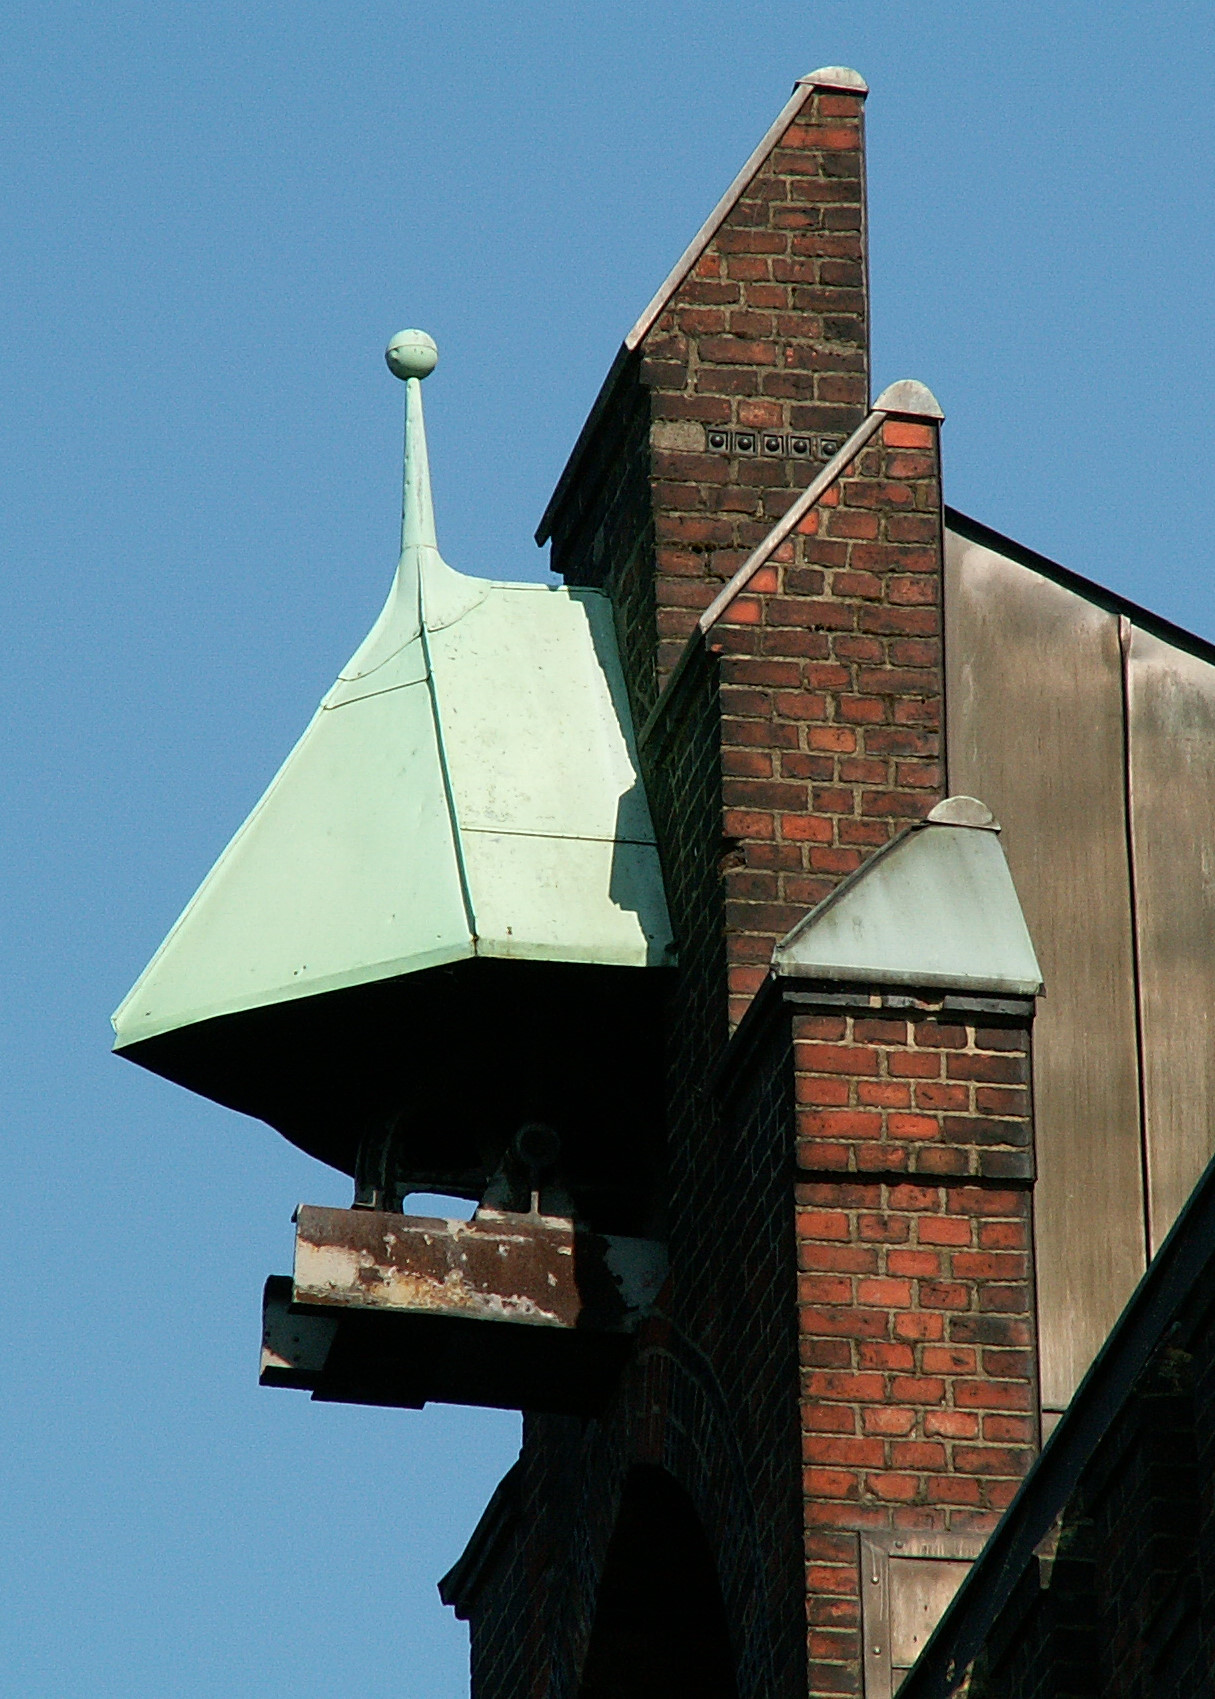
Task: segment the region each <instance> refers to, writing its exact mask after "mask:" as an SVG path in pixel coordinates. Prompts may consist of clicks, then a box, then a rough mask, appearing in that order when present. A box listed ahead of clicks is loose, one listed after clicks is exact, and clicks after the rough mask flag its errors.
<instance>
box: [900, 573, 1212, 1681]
mask: <svg viewBox="0 0 1215 1699" xmlns="http://www.w3.org/2000/svg"><path fill="white" fill-rule="evenodd" d="M1081 582H1084V580H1081ZM1213 1260H1215V1159H1213V1160H1212V1161H1211V1162H1210V1163H1208V1165H1207V1167H1206V1169H1205V1170H1204V1172H1203V1175H1202V1178H1201V1179H1200V1180H1199V1182H1198V1184H1197V1186H1196V1187H1195V1188H1194V1190H1193V1191H1192V1192H1191V1194H1190V1197H1189V1201H1188V1202H1187V1203H1186V1205H1185V1207H1184V1209H1183V1210H1182V1211H1181V1214H1180V1215H1179V1216H1178V1217H1177V1220H1176V1221H1175V1222H1174V1224H1173V1228H1172V1230H1171V1232H1170V1233H1169V1235H1168V1237H1167V1238H1166V1239H1165V1241H1164V1244H1163V1245H1161V1247H1160V1249H1159V1250H1158V1251H1157V1253H1156V1255H1155V1256H1154V1257H1153V1258H1152V1260H1151V1262H1150V1263H1149V1264H1148V1266H1147V1270H1146V1272H1145V1273H1144V1275H1143V1277H1142V1279H1141V1280H1140V1282H1139V1284H1138V1286H1136V1288H1135V1290H1134V1292H1133V1293H1132V1295H1131V1298H1130V1301H1129V1303H1128V1304H1127V1306H1126V1308H1125V1309H1124V1310H1123V1312H1122V1314H1121V1316H1119V1318H1118V1320H1117V1322H1116V1323H1115V1324H1114V1328H1113V1331H1112V1332H1111V1333H1110V1335H1109V1337H1108V1338H1107V1339H1106V1342H1105V1344H1104V1345H1103V1346H1102V1347H1101V1350H1100V1351H1099V1352H1098V1353H1097V1356H1096V1357H1095V1358H1094V1360H1093V1363H1092V1366H1091V1367H1090V1368H1089V1371H1088V1373H1087V1374H1086V1375H1085V1377H1084V1379H1083V1380H1082V1381H1081V1382H1080V1386H1079V1389H1078V1390H1077V1392H1076V1394H1075V1396H1074V1397H1073V1398H1072V1401H1071V1403H1070V1404H1069V1405H1068V1407H1067V1409H1066V1410H1065V1411H1064V1412H1063V1415H1062V1417H1061V1418H1060V1420H1059V1425H1058V1426H1057V1427H1056V1429H1055V1431H1054V1433H1053V1434H1051V1436H1050V1438H1049V1439H1048V1440H1047V1442H1046V1444H1045V1445H1044V1446H1043V1448H1042V1451H1041V1452H1040V1454H1039V1456H1038V1458H1037V1460H1036V1461H1035V1463H1034V1465H1033V1467H1032V1468H1031V1469H1030V1471H1029V1474H1028V1475H1026V1477H1025V1479H1024V1480H1023V1481H1022V1483H1021V1487H1020V1490H1019V1491H1018V1493H1017V1495H1016V1497H1015V1498H1014V1499H1013V1501H1012V1503H1011V1504H1010V1505H1009V1507H1008V1509H1007V1510H1006V1511H1005V1512H1004V1515H1003V1517H1002V1518H1001V1519H1000V1522H999V1523H998V1524H997V1526H996V1529H995V1532H994V1533H993V1534H992V1536H991V1538H990V1539H989V1540H988V1542H987V1544H986V1546H985V1547H984V1548H983V1551H982V1553H981V1555H980V1556H979V1557H978V1558H976V1560H975V1563H974V1567H973V1568H972V1569H971V1571H970V1573H969V1575H967V1577H966V1579H965V1580H964V1581H963V1582H962V1585H961V1587H960V1588H959V1589H958V1591H957V1593H956V1594H955V1595H954V1598H953V1602H952V1603H951V1604H950V1606H949V1607H948V1609H947V1610H946V1611H945V1614H944V1615H943V1616H942V1618H941V1620H940V1622H939V1623H938V1624H937V1627H936V1629H935V1630H934V1632H933V1634H932V1637H931V1638H930V1639H929V1641H928V1644H927V1645H926V1646H925V1647H924V1650H923V1651H922V1652H921V1653H920V1656H919V1659H918V1660H917V1662H916V1663H915V1664H914V1665H913V1666H912V1668H911V1670H910V1671H909V1673H908V1674H907V1676H906V1677H905V1678H904V1682H903V1685H902V1687H901V1688H900V1689H899V1699H946V1696H947V1695H949V1694H951V1693H952V1692H953V1691H954V1689H955V1688H956V1687H957V1686H958V1684H959V1682H960V1681H961V1679H962V1677H963V1675H964V1674H965V1670H966V1666H967V1665H968V1664H969V1663H970V1662H971V1661H972V1660H973V1659H974V1658H975V1657H977V1655H978V1653H979V1651H980V1650H981V1648H982V1646H983V1643H984V1641H985V1640H986V1638H987V1635H988V1633H989V1632H990V1631H991V1629H992V1627H993V1626H994V1624H995V1621H996V1618H997V1617H998V1616H999V1614H1000V1612H1001V1611H1002V1610H1003V1608H1004V1606H1005V1605H1006V1604H1007V1603H1008V1601H1009V1599H1010V1597H1011V1596H1012V1593H1013V1590H1014V1588H1015V1587H1016V1585H1017V1583H1018V1581H1019V1580H1020V1578H1021V1576H1022V1574H1023V1573H1024V1572H1025V1569H1026V1567H1027V1566H1028V1564H1030V1563H1031V1562H1032V1560H1033V1557H1034V1553H1035V1551H1036V1550H1037V1547H1038V1545H1039V1543H1040V1542H1041V1541H1042V1539H1043V1538H1044V1536H1045V1535H1046V1534H1047V1533H1048V1532H1049V1531H1050V1528H1051V1525H1052V1524H1053V1522H1054V1520H1055V1518H1056V1516H1058V1514H1059V1512H1060V1511H1061V1510H1062V1509H1063V1507H1064V1506H1065V1505H1066V1504H1067V1501H1068V1499H1069V1498H1070V1497H1071V1495H1072V1493H1073V1492H1074V1491H1075V1489H1076V1486H1077V1484H1078V1483H1079V1481H1080V1477H1081V1475H1082V1473H1083V1471H1084V1468H1085V1466H1086V1464H1087V1463H1088V1461H1089V1459H1090V1458H1091V1457H1092V1456H1093V1454H1094V1453H1095V1451H1096V1450H1097V1447H1098V1446H1099V1445H1100V1443H1101V1441H1102V1439H1103V1438H1104V1437H1105V1434H1106V1433H1107V1432H1108V1430H1109V1427H1110V1424H1111V1423H1112V1422H1113V1420H1114V1418H1115V1416H1116V1415H1117V1413H1118V1411H1119V1410H1120V1409H1121V1407H1122V1405H1123V1403H1124V1402H1125V1400H1126V1399H1127V1398H1128V1397H1129V1395H1130V1393H1131V1391H1132V1389H1133V1387H1134V1385H1135V1382H1136V1380H1137V1379H1138V1378H1139V1376H1140V1374H1142V1372H1143V1370H1144V1369H1145V1368H1146V1367H1147V1365H1148V1363H1149V1362H1150V1360H1151V1358H1152V1356H1153V1355H1154V1353H1155V1352H1156V1351H1157V1350H1158V1349H1159V1347H1160V1344H1161V1342H1162V1341H1163V1339H1164V1337H1165V1335H1166V1334H1167V1332H1168V1330H1169V1328H1170V1326H1171V1325H1172V1323H1173V1321H1174V1319H1175V1318H1176V1317H1177V1316H1178V1315H1179V1313H1180V1312H1181V1311H1182V1310H1183V1307H1184V1305H1185V1303H1186V1301H1187V1300H1188V1299H1189V1298H1190V1296H1191V1294H1192V1293H1193V1292H1194V1290H1195V1288H1196V1287H1197V1285H1198V1283H1199V1281H1200V1280H1201V1279H1202V1278H1203V1276H1204V1274H1205V1273H1206V1271H1207V1270H1208V1269H1209V1267H1210V1265H1211V1263H1212V1261H1213Z"/></svg>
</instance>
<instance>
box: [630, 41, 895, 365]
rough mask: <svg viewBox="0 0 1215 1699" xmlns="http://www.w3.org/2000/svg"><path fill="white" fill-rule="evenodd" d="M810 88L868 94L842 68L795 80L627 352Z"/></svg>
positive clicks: (850, 72)
mask: <svg viewBox="0 0 1215 1699" xmlns="http://www.w3.org/2000/svg"><path fill="white" fill-rule="evenodd" d="M811 88H835V89H841V90H843V91H845V92H847V93H848V94H859V95H861V96H862V97H863V96H864V95H867V94H868V93H869V85H868V83H866V81H865V79H864V78H863V77H862V76H861V75H860V74H859V73H858V72H856V71H853V70H849V69H848V67H847V66H845V65H824V66H821V67H820V68H819V69H818V70H817V71H811V72H810V74H809V75H808V76H805V77H799V78H798V79H797V81H796V82H795V83H794V85H793V93H792V94H791V95H790V96H789V98H788V100H787V101H786V102H785V104H784V105H783V106H782V107H781V109H780V111H779V112H778V113H777V115H776V117H775V118H774V119H773V120H772V122H771V124H769V126H768V128H767V130H766V132H765V133H764V136H763V139H762V140H761V141H760V142H759V143H758V145H757V146H756V147H755V148H753V149H752V151H751V155H750V157H749V158H748V160H747V162H746V164H745V165H744V166H743V168H742V170H741V171H740V172H739V173H738V175H737V177H735V179H734V181H733V182H732V183H731V184H730V187H729V188H728V189H727V190H726V192H725V194H724V195H723V196H722V197H721V199H720V200H719V201H718V203H717V205H716V206H715V207H714V208H713V211H712V212H711V213H710V214H709V216H708V218H706V219H705V221H704V223H703V224H702V225H701V227H700V229H699V230H698V231H697V232H696V234H695V236H693V238H692V240H691V241H690V242H689V243H688V245H687V247H686V248H685V249H684V251H683V253H682V254H681V255H680V256H679V258H678V259H677V260H676V262H675V264H674V266H673V267H672V268H671V270H670V271H669V272H668V273H667V276H666V278H665V279H664V281H663V283H662V285H661V287H660V288H659V290H658V292H657V294H656V295H655V296H654V297H653V299H652V300H651V302H650V304H649V306H648V307H647V308H646V309H645V311H644V312H643V313H642V315H641V317H640V318H639V319H638V320H637V322H636V324H635V325H634V326H633V328H632V330H630V332H629V334H628V335H627V336H626V337H625V339H624V346H625V347H626V348H627V349H628V350H629V351H630V353H631V352H632V350H633V349H634V348H636V347H637V345H638V344H639V343H640V342H641V341H642V339H643V338H644V337H645V335H646V333H647V332H648V331H649V329H650V327H651V326H652V325H653V323H654V320H655V319H656V318H657V317H658V315H659V314H660V313H661V312H662V310H663V308H664V307H665V306H666V304H667V302H668V301H669V300H670V299H671V296H672V295H673V294H674V293H675V291H676V290H677V289H678V288H679V285H680V284H681V283H682V282H683V280H684V278H685V277H686V276H687V275H688V273H689V272H690V271H691V269H692V267H693V266H694V265H695V264H696V262H697V260H698V259H699V258H700V256H701V254H703V253H704V251H705V249H706V248H707V247H708V245H709V243H710V242H711V241H712V240H713V238H714V236H716V234H717V232H718V230H720V228H721V226H722V225H723V224H724V223H725V221H726V219H727V218H728V217H729V216H730V214H731V212H733V210H734V206H735V203H736V202H737V201H739V200H740V199H741V198H742V195H743V191H744V190H745V189H746V188H747V186H748V184H749V183H750V182H751V179H752V178H753V177H754V176H755V173H756V172H757V171H758V170H759V168H760V166H761V165H762V164H763V162H764V160H765V159H767V157H768V155H769V154H770V153H771V152H772V149H773V148H774V147H775V146H776V143H777V141H778V140H779V139H780V137H781V136H782V135H783V134H784V132H785V130H787V129H788V127H789V125H790V124H791V123H792V121H793V119H794V117H795V116H796V115H797V113H798V111H799V110H800V108H801V106H802V103H803V102H804V101H805V98H806V91H807V89H811Z"/></svg>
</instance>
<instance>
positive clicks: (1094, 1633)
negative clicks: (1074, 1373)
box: [968, 1275, 1215, 1699]
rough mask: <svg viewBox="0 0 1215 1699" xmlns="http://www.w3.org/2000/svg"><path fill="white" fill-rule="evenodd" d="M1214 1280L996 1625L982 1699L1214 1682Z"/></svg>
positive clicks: (1136, 1696) (1190, 1697)
mask: <svg viewBox="0 0 1215 1699" xmlns="http://www.w3.org/2000/svg"><path fill="white" fill-rule="evenodd" d="M1204 1285H1205V1287H1206V1291H1205V1293H1204V1294H1201V1295H1200V1296H1199V1301H1198V1303H1197V1304H1195V1305H1193V1306H1191V1308H1192V1310H1193V1311H1196V1312H1201V1313H1200V1314H1197V1313H1196V1314H1195V1315H1194V1317H1193V1319H1192V1321H1191V1323H1190V1326H1189V1327H1183V1328H1181V1329H1176V1330H1173V1329H1170V1330H1169V1331H1168V1332H1167V1333H1165V1334H1164V1335H1163V1336H1162V1339H1161V1343H1160V1348H1159V1350H1158V1351H1157V1353H1156V1356H1155V1358H1154V1360H1153V1362H1152V1363H1151V1364H1150V1366H1149V1368H1148V1370H1147V1371H1146V1372H1145V1374H1144V1375H1143V1376H1142V1377H1141V1379H1140V1381H1139V1383H1138V1384H1137V1385H1136V1387H1135V1388H1134V1390H1133V1391H1132V1393H1131V1394H1130V1396H1129V1397H1128V1398H1127V1399H1126V1401H1125V1402H1124V1404H1123V1406H1122V1408H1121V1410H1120V1411H1119V1413H1118V1415H1117V1418H1116V1420H1115V1421H1114V1423H1113V1425H1112V1426H1111V1428H1110V1430H1109V1432H1108V1433H1107V1435H1106V1437H1105V1439H1104V1440H1103V1441H1102V1443H1101V1445H1100V1446H1099V1448H1098V1449H1097V1451H1096V1453H1095V1454H1094V1456H1093V1458H1092V1460H1091V1461H1090V1463H1089V1466H1088V1467H1087V1468H1086V1470H1085V1471H1084V1474H1083V1477H1082V1479H1081V1481H1080V1484H1079V1487H1078V1488H1077V1490H1076V1491H1075V1493H1074V1494H1073V1496H1072V1498H1071V1501H1070V1502H1069V1504H1068V1505H1067V1508H1066V1509H1065V1511H1064V1513H1063V1515H1062V1517H1061V1518H1060V1521H1059V1524H1058V1526H1057V1528H1056V1530H1055V1531H1054V1533H1053V1534H1052V1536H1051V1537H1050V1538H1049V1539H1048V1540H1047V1541H1046V1542H1045V1543H1044V1546H1043V1548H1042V1551H1041V1555H1040V1557H1039V1558H1038V1559H1037V1560H1036V1561H1035V1562H1034V1563H1033V1564H1031V1565H1030V1567H1029V1568H1028V1569H1027V1570H1026V1571H1025V1573H1024V1575H1023V1576H1022V1577H1021V1579H1020V1582H1019V1584H1018V1587H1017V1589H1016V1591H1015V1593H1014V1594H1013V1596H1012V1598H1011V1599H1010V1600H1009V1602H1008V1604H1007V1605H1006V1606H1005V1607H1004V1610H1003V1611H1002V1612H1001V1614H1000V1616H999V1618H998V1619H997V1621H996V1622H995V1623H994V1625H993V1627H992V1629H991V1631H990V1632H989V1634H988V1636H987V1641H986V1644H985V1646H984V1649H983V1651H982V1652H981V1654H980V1656H979V1658H978V1660H977V1663H976V1665H975V1667H974V1671H973V1674H972V1676H971V1678H970V1680H969V1684H968V1686H969V1694H970V1695H971V1699H1038V1696H1039V1695H1042V1696H1043V1699H1046V1696H1050V1699H1072V1696H1074V1699H1098V1696H1101V1699H1195V1696H1197V1695H1203V1694H1210V1693H1211V1692H1212V1691H1215V1681H1213V1670H1215V1665H1213V1664H1212V1658H1211V1649H1212V1639H1213V1633H1215V1613H1213V1612H1212V1580H1213V1575H1212V1558H1213V1556H1215V1551H1213V1549H1212V1540H1211V1534H1212V1527H1211V1504H1212V1492H1213V1489H1215V1482H1213V1479H1212V1472H1211V1461H1212V1459H1211V1454H1210V1450H1209V1442H1208V1439H1207V1436H1208V1435H1209V1432H1210V1429H1211V1426H1212V1421H1213V1410H1212V1404H1211V1395H1212V1393H1213V1392H1215V1384H1213V1383H1212V1380H1211V1377H1210V1367H1209V1363H1210V1357H1211V1340H1212V1337H1213V1336H1215V1325H1213V1324H1215V1314H1213V1312H1212V1299H1213V1298H1215V1281H1212V1279H1211V1277H1210V1275H1208V1276H1207V1279H1206V1281H1205V1282H1204ZM1195 1324H1196V1325H1195ZM1187 1335H1189V1337H1187ZM1194 1347H1197V1349H1194Z"/></svg>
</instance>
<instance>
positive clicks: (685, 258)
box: [536, 65, 869, 548]
mask: <svg viewBox="0 0 1215 1699" xmlns="http://www.w3.org/2000/svg"><path fill="white" fill-rule="evenodd" d="M811 88H834V89H839V90H841V91H842V92H843V93H846V94H857V95H860V96H861V97H862V98H863V97H864V96H865V95H867V94H868V93H869V84H868V83H867V82H866V81H865V79H864V77H862V76H861V75H860V73H859V72H858V71H853V70H850V69H849V68H848V67H847V66H845V65H824V66H821V67H820V69H819V70H817V71H811V72H810V74H809V75H808V76H805V77H799V78H798V79H797V81H796V82H795V83H794V85H793V93H792V94H791V95H790V96H789V98H788V100H787V101H786V102H785V104H784V105H783V106H782V107H781V109H780V111H779V112H778V113H777V115H776V117H775V118H774V119H773V120H772V122H771V124H769V126H768V128H767V130H766V131H765V133H764V136H763V139H762V140H761V141H760V142H759V144H758V145H757V146H756V147H755V148H753V149H752V152H751V154H750V157H749V158H748V160H747V163H746V164H745V165H744V166H743V168H742V170H741V171H740V172H739V173H738V175H737V177H735V179H734V181H733V182H732V183H731V184H730V187H729V188H728V189H727V190H726V192H725V194H724V195H723V196H722V197H721V199H720V200H719V201H718V203H717V205H716V206H715V207H714V208H713V211H712V212H711V213H710V214H709V216H708V218H706V219H705V221H704V223H703V224H702V225H701V227H700V229H699V230H698V231H697V232H696V234H695V236H693V238H692V240H691V241H690V242H689V243H688V245H687V247H686V248H685V249H684V251H683V253H682V254H681V255H680V256H679V258H678V260H677V261H676V262H675V264H674V266H673V267H672V268H671V270H670V271H669V272H668V273H667V275H666V278H665V279H664V281H663V283H662V286H661V288H660V289H659V290H658V292H657V294H656V295H654V297H653V298H652V300H651V301H650V303H649V305H648V306H647V307H646V309H645V311H644V312H643V313H642V315H641V317H640V318H639V319H638V320H637V322H636V323H635V324H634V326H633V328H632V330H630V331H629V333H628V335H627V336H626V337H625V339H624V341H623V342H622V343H621V344H620V347H619V348H618V349H617V351H616V356H615V358H614V359H613V361H612V363H611V365H610V366H609V367H608V373H607V376H606V377H605V378H604V380H603V382H602V384H601V385H600V387H599V394H598V395H597V396H596V397H595V400H594V403H593V404H592V406H591V410H590V412H589V413H588V414H587V416H586V422H585V423H584V424H583V427H582V429H581V430H580V431H579V432H578V437H577V440H576V442H575V443H574V446H573V448H572V449H571V450H570V456H569V459H568V460H567V461H566V463H565V469H564V471H563V472H562V474H561V476H560V477H559V478H558V480H557V486H556V488H555V489H554V491H553V493H552V495H551V496H550V497H549V500H548V506H547V507H546V508H545V510H544V513H543V515H542V517H541V520H540V523H539V525H538V526H537V527H536V542H537V544H539V546H540V547H541V548H543V546H544V544H545V543H547V542H548V539H549V537H550V536H551V535H552V522H553V519H554V517H555V515H556V512H557V509H558V508H559V507H560V506H561V503H562V501H563V500H564V498H565V492H566V491H567V490H568V489H569V486H570V484H571V483H572V482H573V480H574V478H575V476H576V475H577V471H578V465H579V462H580V461H581V459H582V456H583V454H584V453H585V451H586V446H587V444H588V442H589V441H590V439H591V438H592V437H593V436H594V434H595V430H596V428H597V426H598V424H599V420H600V419H601V418H602V416H603V413H604V410H605V408H606V407H607V405H608V402H609V401H610V399H611V396H612V393H613V391H614V390H615V388H616V384H617V382H618V381H619V379H620V375H621V373H622V371H623V369H624V367H625V365H626V364H627V363H628V361H629V359H630V357H631V356H633V355H634V354H635V353H636V352H637V349H638V348H639V347H640V346H641V344H642V342H643V341H644V340H645V338H646V335H647V334H648V332H649V331H650V330H651V329H652V328H653V325H654V321H655V320H656V319H657V318H658V316H659V314H660V313H661V312H662V310H663V308H664V307H665V306H666V305H667V303H668V302H669V301H670V299H671V297H672V296H673V295H674V293H675V291H676V290H677V289H678V288H679V286H680V284H681V283H682V282H683V280H684V278H685V277H687V275H688V273H689V272H690V271H691V269H692V267H693V266H694V265H695V264H696V262H697V260H698V259H699V258H700V256H701V255H702V254H703V253H704V251H705V249H706V248H707V247H708V245H709V243H710V242H711V241H712V240H713V238H714V236H716V234H717V232H718V231H719V230H720V229H721V227H722V225H723V224H724V223H725V221H726V219H727V218H728V217H729V216H730V214H731V213H732V212H733V210H734V208H735V206H736V204H737V203H738V201H739V200H741V198H742V196H743V194H744V192H745V191H746V189H747V188H748V186H749V184H750V182H751V180H752V178H753V177H754V176H755V174H756V172H757V171H758V170H759V168H760V166H761V165H762V164H763V163H764V160H765V159H767V157H768V155H769V154H770V153H771V151H772V149H773V148H774V147H775V145H776V143H777V142H778V141H779V140H780V137H781V136H782V135H783V134H784V132H785V130H786V129H788V127H789V125H790V124H791V123H792V121H793V119H794V118H795V117H796V116H797V113H798V112H799V110H800V109H801V107H802V105H803V103H804V101H805V99H806V91H807V90H808V89H811Z"/></svg>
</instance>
